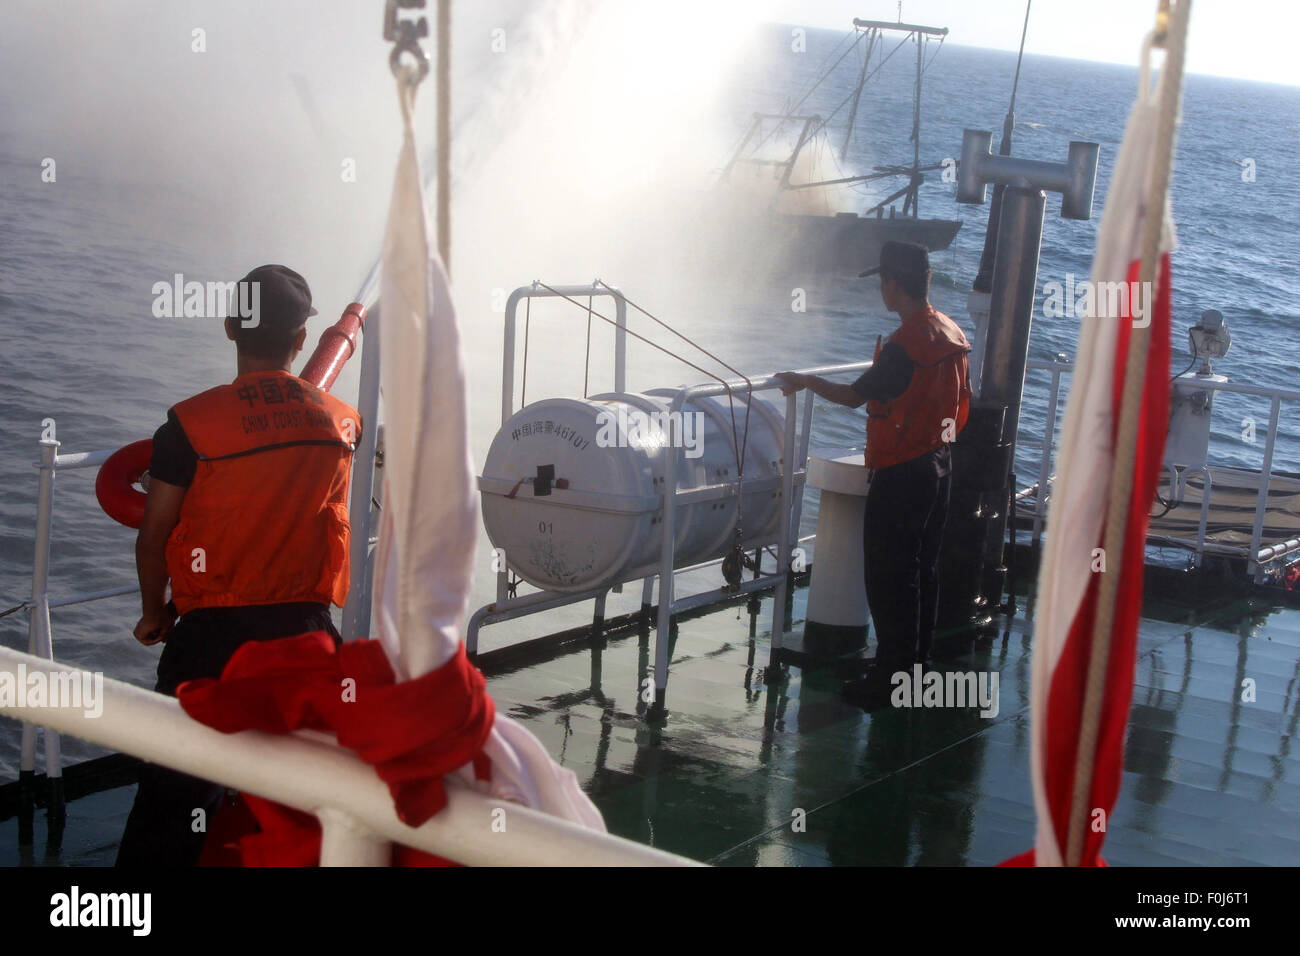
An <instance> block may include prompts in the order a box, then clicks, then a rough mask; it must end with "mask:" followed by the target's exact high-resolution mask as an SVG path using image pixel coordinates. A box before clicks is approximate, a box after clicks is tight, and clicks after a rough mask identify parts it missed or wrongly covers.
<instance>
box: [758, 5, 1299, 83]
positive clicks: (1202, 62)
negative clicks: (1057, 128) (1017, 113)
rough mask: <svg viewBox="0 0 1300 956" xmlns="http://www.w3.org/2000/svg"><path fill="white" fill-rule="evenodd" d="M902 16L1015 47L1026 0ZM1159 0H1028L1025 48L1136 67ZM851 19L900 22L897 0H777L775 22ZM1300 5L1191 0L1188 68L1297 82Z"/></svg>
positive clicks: (972, 42)
mask: <svg viewBox="0 0 1300 956" xmlns="http://www.w3.org/2000/svg"><path fill="white" fill-rule="evenodd" d="M902 7H903V11H902V12H903V20H905V21H907V22H909V23H922V24H925V25H926V26H936V27H948V28H949V30H951V31H952V32H951V33H949V35H948V42H950V43H954V44H960V45H962V46H977V47H992V48H994V49H1002V50H1016V49H1018V48H1019V46H1020V32H1021V28H1022V27H1023V25H1024V16H1025V0H904V2H903V4H902ZM1156 7H1157V3H1156V0H1032V9H1031V12H1030V16H1029V33H1028V35H1027V36H1026V38H1025V52H1026V53H1039V54H1044V55H1047V56H1062V57H1070V58H1073V59H1079V60H1099V61H1102V62H1106V63H1130V64H1131V63H1136V61H1137V53H1138V49H1139V45H1140V44H1141V42H1142V37H1143V36H1144V35H1145V33H1146V32H1147V31H1148V30H1150V29H1151V27H1152V26H1153V25H1154V24H1155V11H1156ZM854 17H861V18H862V19H866V20H897V19H898V2H897V0H777V2H775V3H774V4H773V10H772V19H773V20H775V21H777V22H782V23H794V24H802V25H807V26H815V27H827V28H831V29H840V30H844V29H848V28H849V24H850V23H851V22H852V20H853V18H854ZM1298 32H1300V2H1297V0H1193V3H1192V22H1191V33H1190V36H1189V38H1188V44H1187V71H1188V72H1189V73H1208V74H1212V75H1215V76H1235V77H1240V78H1242V79H1248V80H1259V81H1262V82H1266V83H1285V84H1289V85H1293V86H1294V85H1300V65H1297V63H1296V55H1295V51H1294V46H1295V43H1296V36H1297V33H1298Z"/></svg>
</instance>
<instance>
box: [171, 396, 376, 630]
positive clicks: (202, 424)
mask: <svg viewBox="0 0 1300 956" xmlns="http://www.w3.org/2000/svg"><path fill="white" fill-rule="evenodd" d="M172 411H173V412H175V414H176V417H177V419H179V421H180V424H181V427H182V428H183V429H184V430H185V435H186V437H187V438H188V439H189V442H190V445H191V446H193V448H194V451H195V453H196V454H197V455H198V459H199V461H198V467H197V469H196V471H195V473H194V481H193V482H192V483H191V484H190V486H189V488H188V489H187V490H186V492H185V497H184V498H183V499H182V501H181V512H180V520H179V521H178V523H177V525H176V527H175V529H174V530H173V531H172V534H171V537H170V538H169V539H168V542H167V573H168V574H169V575H170V577H171V587H172V600H173V602H174V603H175V604H176V610H177V611H178V612H179V613H181V614H185V613H187V612H188V611H192V610H194V609H196V608H201V607H234V606H240V605H256V604H282V603H290V602H299V601H313V602H318V603H321V604H329V603H333V604H336V605H339V606H340V607H342V605H343V602H344V601H345V600H346V599H347V593H348V538H349V534H348V531H349V529H348V512H347V500H348V481H349V477H350V468H349V466H350V465H351V461H352V450H353V448H354V446H355V444H356V442H357V440H358V439H359V437H360V434H361V416H360V415H359V414H358V413H357V411H356V410H355V409H354V408H352V407H351V406H350V405H348V404H347V403H346V402H343V401H340V400H339V399H337V398H335V397H334V396H332V395H330V394H329V393H328V392H322V391H321V390H320V389H318V388H316V387H315V386H313V385H310V384H308V383H307V382H304V381H303V380H302V379H300V378H297V377H295V376H293V375H291V374H290V373H289V372H284V371H268V372H250V373H248V374H246V375H241V376H239V377H238V378H236V379H235V381H234V383H233V384H230V385H221V386H218V387H217V388H213V389H209V390H208V391H206V392H203V393H201V394H199V395H196V396H194V397H193V398H191V399H188V400H187V401H184V402H181V403H180V404H179V405H177V406H175V407H174V408H173V409H172ZM196 549H202V550H201V551H198V550H196Z"/></svg>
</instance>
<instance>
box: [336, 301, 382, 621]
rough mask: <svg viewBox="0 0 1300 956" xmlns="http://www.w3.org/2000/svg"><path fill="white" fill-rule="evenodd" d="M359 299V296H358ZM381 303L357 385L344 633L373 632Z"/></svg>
mask: <svg viewBox="0 0 1300 956" xmlns="http://www.w3.org/2000/svg"><path fill="white" fill-rule="evenodd" d="M358 301H360V300H358ZM379 312H380V304H379V303H376V304H375V305H373V306H371V308H370V309H369V311H368V313H367V315H366V324H365V327H364V330H363V331H362V342H361V381H360V384H359V385H358V387H357V411H358V412H360V414H361V423H362V426H361V440H360V441H359V442H358V443H357V449H356V451H355V452H354V453H353V457H352V500H351V501H349V502H348V522H349V524H350V525H351V526H352V532H351V533H352V540H351V541H350V542H349V545H348V563H349V566H350V569H351V579H352V580H351V586H350V588H349V589H348V600H347V603H346V604H344V606H343V637H344V638H345V639H351V638H354V637H369V636H370V600H371V593H370V592H371V587H372V581H371V575H370V560H369V559H370V519H371V514H372V511H371V505H370V502H371V499H373V498H374V494H375V448H376V446H377V444H378V439H379V323H380V322H382V321H383V317H382V316H381V315H380V314H379Z"/></svg>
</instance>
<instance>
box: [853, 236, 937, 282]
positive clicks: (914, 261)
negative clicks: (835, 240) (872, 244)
mask: <svg viewBox="0 0 1300 956" xmlns="http://www.w3.org/2000/svg"><path fill="white" fill-rule="evenodd" d="M929 271H930V250H929V249H927V248H926V247H925V246H923V245H921V244H920V243H919V242H887V243H885V244H884V245H883V246H881V247H880V265H878V266H873V267H872V268H870V269H868V270H866V271H865V272H859V273H858V278H859V279H865V278H866V277H867V276H873V275H876V274H877V273H880V272H885V273H888V274H889V275H891V276H916V277H917V278H924V277H925V276H926V275H927V274H928V273H929Z"/></svg>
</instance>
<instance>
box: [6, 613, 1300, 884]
mask: <svg viewBox="0 0 1300 956" xmlns="http://www.w3.org/2000/svg"><path fill="white" fill-rule="evenodd" d="M805 596H806V592H804V591H802V590H801V591H799V592H798V593H797V595H796V602H795V613H796V615H801V614H802V603H803V598H804V597H805ZM1217 604H1218V606H1217V607H1215V608H1213V609H1207V608H1206V607H1204V606H1202V607H1201V608H1200V609H1199V610H1197V609H1191V608H1186V607H1176V606H1171V605H1168V604H1165V605H1157V604H1156V603H1155V602H1153V601H1148V606H1147V609H1146V611H1147V613H1148V614H1150V615H1152V616H1150V617H1146V618H1144V619H1143V622H1142V628H1141V643H1140V649H1139V661H1138V667H1137V682H1136V688H1135V691H1134V699H1133V710H1132V717H1131V721H1130V729H1129V737H1128V746H1127V750H1126V758H1125V760H1126V772H1125V776H1124V781H1123V788H1122V791H1121V795H1120V799H1119V802H1118V805H1117V807H1116V809H1115V812H1114V814H1113V816H1112V819H1111V821H1110V828H1109V834H1108V836H1107V840H1106V848H1105V855H1106V857H1107V859H1108V860H1109V861H1110V862H1111V863H1112V864H1115V865H1155V866H1160V865H1232V864H1245V865H1261V864H1263V865H1285V864H1292V865H1294V864H1296V863H1300V755H1298V754H1297V753H1296V752H1295V751H1296V750H1297V748H1295V747H1294V746H1293V741H1294V738H1295V736H1296V731H1297V714H1298V713H1300V710H1298V707H1297V697H1298V696H1300V611H1296V610H1279V611H1274V612H1272V613H1269V612H1267V611H1266V610H1265V611H1261V610H1259V609H1258V608H1253V607H1252V606H1250V604H1249V602H1246V601H1242V600H1235V601H1234V600H1231V599H1224V600H1220V601H1218V602H1217ZM770 609H771V603H770V600H768V601H764V602H763V607H762V611H761V612H760V615H759V617H758V628H757V630H758V636H757V637H756V638H751V637H750V636H749V633H750V627H749V622H748V620H747V618H748V614H747V613H746V612H745V610H744V608H743V607H737V606H731V607H727V608H721V609H717V610H715V611H712V612H710V613H707V614H704V615H702V616H699V617H696V618H694V619H689V620H684V621H682V622H681V624H680V630H679V633H678V636H677V640H676V642H675V645H674V649H673V655H672V664H671V670H670V680H669V685H668V697H667V705H668V719H667V721H666V723H664V724H663V725H662V726H653V725H652V724H651V723H649V722H648V721H647V720H646V716H645V715H646V711H647V705H646V704H645V703H643V702H642V700H641V695H640V694H639V689H640V688H641V687H642V686H644V683H643V682H644V679H645V678H646V677H647V676H651V675H652V673H653V672H652V670H651V667H650V664H649V661H650V660H651V659H652V656H653V637H652V635H651V634H649V633H647V632H642V633H637V632H636V631H630V632H623V633H621V634H615V635H612V636H610V637H608V638H607V639H606V641H605V646H604V647H603V648H602V649H599V650H597V649H595V648H593V647H591V646H583V645H570V646H568V647H567V648H565V649H563V650H560V651H555V652H552V653H551V654H550V655H549V656H548V657H547V658H546V659H545V660H542V661H540V662H537V663H530V664H525V665H517V666H513V667H511V666H507V665H500V664H498V665H495V666H494V664H493V662H492V655H489V656H488V658H487V659H486V660H485V665H484V666H485V668H486V670H487V671H488V673H489V687H490V689H491V692H492V694H493V697H494V698H495V699H496V701H497V706H498V708H499V710H500V711H501V712H503V713H506V714H509V715H510V716H512V717H514V718H516V719H518V720H520V721H522V722H523V723H524V724H525V725H526V726H528V727H529V729H530V730H532V731H533V733H534V734H536V735H537V736H538V738H540V739H541V740H542V742H543V743H544V744H545V746H546V747H547V749H548V750H549V752H550V753H551V754H552V755H553V756H554V757H555V758H556V759H557V760H558V761H559V762H560V763H562V764H563V765H564V766H566V767H568V768H569V769H571V770H573V771H574V772H575V773H576V774H577V775H578V778H579V779H580V781H581V782H582V784H583V786H584V788H585V789H586V790H587V791H588V792H589V793H590V794H591V795H592V797H593V799H594V800H595V801H596V803H597V804H598V806H599V807H600V809H601V812H602V813H603V814H604V816H605V820H606V822H607V824H608V826H609V829H610V830H611V831H612V832H614V833H617V834H619V835H622V836H625V837H628V838H630V839H633V840H637V841H640V842H645V843H652V844H653V845H654V846H657V847H660V848H662V849H666V850H671V851H674V852H678V853H682V854H685V855H687V856H691V857H694V858H696V859H700V860H706V861H709V862H712V863H717V864H724V865H738V866H751V865H769V866H770V865H797V866H803V865H809V866H820V865H947V866H961V865H969V866H986V865H991V864H994V863H997V862H999V861H1001V860H1003V859H1005V858H1007V857H1009V856H1011V855H1013V854H1015V853H1019V852H1021V851H1022V850H1025V849H1027V848H1028V847H1029V846H1031V845H1032V842H1033V828H1034V811H1033V799H1032V795H1031V791H1030V785H1029V718H1028V694H1029V679H1030V658H1029V647H1030V640H1029V631H1030V627H1031V625H1030V624H1029V623H1027V622H1026V620H1025V618H1024V616H1023V615H1022V616H1018V617H1014V618H1012V619H1011V620H1010V621H1009V622H1006V621H1004V622H1002V624H1003V629H1002V630H1001V632H1000V633H999V635H998V636H997V637H994V638H993V639H991V640H987V641H984V642H981V643H979V644H977V645H976V646H975V647H974V648H973V649H972V650H970V651H968V652H967V653H965V654H964V655H962V656H960V657H957V658H953V659H950V660H946V661H943V662H941V667H942V668H943V669H951V670H996V671H998V672H999V674H1000V708H1001V709H1000V713H999V714H998V715H997V717H995V718H991V719H984V718H981V717H979V716H978V715H977V713H976V712H975V711H974V710H939V709H928V710H910V711H907V710H886V711H884V712H879V713H876V714H874V715H867V714H864V713H863V712H862V711H861V710H859V709H857V708H856V707H852V706H850V705H848V704H846V703H844V702H842V701H841V700H840V698H839V685H840V682H839V680H838V679H837V678H835V677H834V676H832V675H831V674H829V673H828V672H826V671H817V670H810V671H803V670H801V669H799V668H793V667H792V668H790V669H789V674H788V679H787V680H786V681H785V682H784V683H782V684H779V685H774V686H772V687H771V688H769V687H768V685H767V684H765V683H764V679H763V669H764V665H765V664H766V662H767V654H768V640H767V636H766V622H767V621H768V620H770ZM534 620H535V621H537V623H538V625H539V626H540V625H542V624H543V623H544V622H545V620H546V619H545V617H544V616H543V617H537V618H534ZM1170 621H1177V622H1178V623H1170ZM1246 677H1250V678H1253V679H1254V680H1255V682H1256V685H1257V699H1256V701H1255V702H1254V703H1249V704H1247V703H1242V702H1241V700H1240V688H1241V686H1242V684H1241V682H1242V680H1243V679H1244V678H1246ZM132 792H133V788H130V787H119V788H117V789H114V790H109V791H106V792H103V793H99V794H95V795H93V796H91V797H88V798H84V799H81V800H76V801H73V802H71V803H70V804H69V806H68V826H67V830H66V834H65V848H64V850H63V851H62V853H60V854H58V855H57V856H55V857H46V856H45V855H44V853H43V852H42V841H43V839H44V829H43V819H42V815H40V814H38V817H37V826H36V841H37V843H36V848H35V851H34V855H33V852H32V851H31V850H27V851H23V850H20V849H19V848H18V847H17V846H16V832H17V825H16V821H14V820H9V821H6V822H5V823H4V824H3V826H2V827H0V865H12V864H14V863H19V862H25V863H32V862H37V863H40V862H45V863H83V864H106V863H110V862H111V861H112V858H113V855H114V853H115V843H116V839H117V837H118V836H119V835H120V833H121V829H122V824H123V823H124V822H125V817H126V813H127V810H128V809H129V806H130V801H131V795H132ZM795 810H802V811H804V814H805V829H804V832H794V829H793V827H792V820H793V812H794V811H795Z"/></svg>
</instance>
